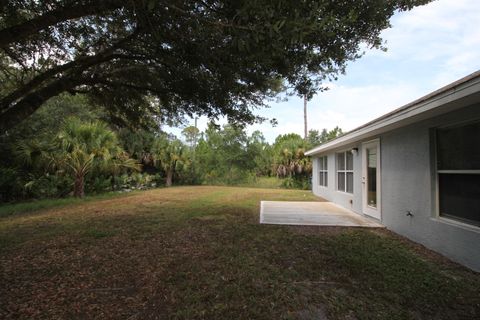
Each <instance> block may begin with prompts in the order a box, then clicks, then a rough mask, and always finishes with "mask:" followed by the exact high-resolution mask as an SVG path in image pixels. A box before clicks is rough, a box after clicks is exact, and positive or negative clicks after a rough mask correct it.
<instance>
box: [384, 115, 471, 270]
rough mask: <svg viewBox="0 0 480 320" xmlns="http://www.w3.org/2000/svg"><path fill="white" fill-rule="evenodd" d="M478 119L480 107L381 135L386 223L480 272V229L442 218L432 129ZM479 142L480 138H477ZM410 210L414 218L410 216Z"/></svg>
mask: <svg viewBox="0 0 480 320" xmlns="http://www.w3.org/2000/svg"><path fill="white" fill-rule="evenodd" d="M474 118H480V106H472V107H469V108H465V109H462V110H459V111H456V112H455V113H450V114H446V115H443V116H441V117H436V118H433V119H430V120H427V121H423V122H421V123H417V124H414V125H410V126H408V127H405V128H401V129H398V130H395V131H392V132H389V133H387V134H384V135H382V136H381V154H382V223H383V224H384V225H385V226H386V227H387V228H388V229H391V230H393V231H395V232H396V233H399V234H401V235H404V236H406V237H407V238H410V239H412V240H414V241H416V242H419V243H421V244H423V245H425V246H426V247H428V248H430V249H432V250H435V251H437V252H440V253H442V254H444V255H445V256H447V257H449V258H450V259H452V260H455V261H457V262H460V263H462V264H464V265H466V266H469V267H470V268H472V269H474V270H477V271H480V228H477V227H473V226H465V225H462V224H460V223H456V222H452V221H450V220H447V219H444V218H439V217H438V213H437V204H436V180H435V179H436V175H435V169H434V161H435V160H434V154H433V152H432V151H433V150H431V148H432V143H431V142H430V141H431V140H430V139H431V132H430V130H431V128H435V127H438V126H444V125H450V124H453V123H456V122H461V121H465V120H472V119H474ZM479 141H480V137H479ZM407 210H410V211H411V212H412V213H413V217H408V216H406V211H407Z"/></svg>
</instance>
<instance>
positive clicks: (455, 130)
mask: <svg viewBox="0 0 480 320" xmlns="http://www.w3.org/2000/svg"><path fill="white" fill-rule="evenodd" d="M436 138H437V139H436V145H437V173H438V192H439V194H438V197H439V211H440V216H444V217H448V218H452V219H456V220H459V221H462V222H465V223H469V224H473V225H477V226H480V149H479V147H480V122H478V121H477V122H473V123H468V124H464V125H460V126H454V127H449V128H442V129H437V131H436Z"/></svg>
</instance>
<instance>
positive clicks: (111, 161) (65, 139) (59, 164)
mask: <svg viewBox="0 0 480 320" xmlns="http://www.w3.org/2000/svg"><path fill="white" fill-rule="evenodd" d="M55 145H56V150H55V151H54V152H53V153H52V155H51V159H52V164H53V165H54V166H55V167H56V168H57V169H59V170H61V171H64V172H67V173H69V174H72V175H73V178H74V181H75V182H74V187H73V195H74V196H75V197H79V198H82V197H83V196H84V195H85V191H84V184H85V182H84V181H85V176H86V175H87V174H88V173H89V172H91V171H92V169H94V168H96V169H99V170H100V171H103V172H109V173H112V174H113V175H115V174H118V173H119V171H120V170H125V169H132V170H140V164H138V163H137V162H136V161H134V160H132V159H130V158H129V157H128V156H126V154H125V153H124V151H123V150H122V148H121V147H120V146H119V143H118V140H117V136H116V135H115V133H114V132H113V131H111V130H110V129H108V127H107V125H106V124H104V123H102V122H98V121H95V122H88V123H82V122H80V121H79V120H78V119H75V118H70V119H68V120H67V121H66V122H65V125H64V126H63V128H62V129H61V131H60V132H59V134H58V135H57V136H56V138H55Z"/></svg>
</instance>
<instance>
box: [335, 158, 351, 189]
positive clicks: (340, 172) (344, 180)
mask: <svg viewBox="0 0 480 320" xmlns="http://www.w3.org/2000/svg"><path fill="white" fill-rule="evenodd" d="M336 156H337V190H338V191H343V192H348V193H353V154H352V153H351V152H350V151H344V152H340V153H337V155H336Z"/></svg>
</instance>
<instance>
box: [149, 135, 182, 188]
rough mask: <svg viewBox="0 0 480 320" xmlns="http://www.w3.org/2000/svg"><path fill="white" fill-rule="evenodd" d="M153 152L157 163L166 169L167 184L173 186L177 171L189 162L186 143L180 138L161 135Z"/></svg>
mask: <svg viewBox="0 0 480 320" xmlns="http://www.w3.org/2000/svg"><path fill="white" fill-rule="evenodd" d="M153 154H154V158H155V165H156V166H158V167H160V168H162V169H163V170H164V171H165V175H166V181H165V186H167V187H170V186H172V183H173V175H174V173H175V171H176V170H178V169H179V168H180V166H181V165H185V164H188V160H187V158H186V149H185V145H184V144H183V143H182V142H181V141H180V140H178V139H169V138H168V137H166V136H160V137H158V138H157V140H156V141H155V143H154V146H153Z"/></svg>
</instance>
